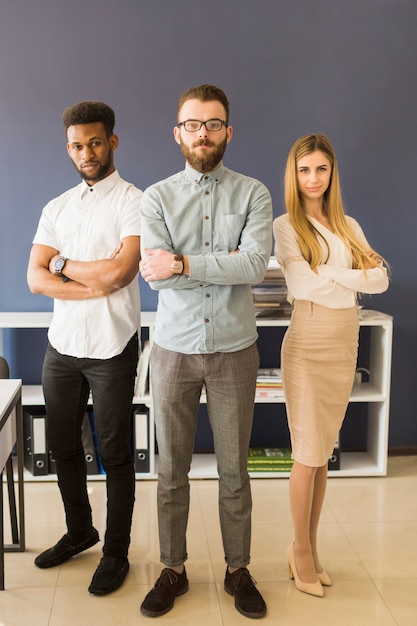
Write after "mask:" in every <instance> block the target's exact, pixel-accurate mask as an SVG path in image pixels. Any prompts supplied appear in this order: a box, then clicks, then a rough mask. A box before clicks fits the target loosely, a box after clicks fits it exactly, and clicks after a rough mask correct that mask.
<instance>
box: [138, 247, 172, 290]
mask: <svg viewBox="0 0 417 626" xmlns="http://www.w3.org/2000/svg"><path fill="white" fill-rule="evenodd" d="M145 253H146V254H147V257H146V258H145V259H142V261H141V262H140V264H139V270H140V273H141V276H142V278H143V280H145V281H146V282H147V283H149V282H152V281H153V280H163V279H164V278H170V276H172V275H173V271H172V269H171V265H172V261H173V260H174V256H175V255H174V254H173V253H172V252H168V250H162V249H161V248H156V249H155V250H149V249H146V248H145Z"/></svg>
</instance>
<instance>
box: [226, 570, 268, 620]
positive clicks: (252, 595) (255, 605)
mask: <svg viewBox="0 0 417 626" xmlns="http://www.w3.org/2000/svg"><path fill="white" fill-rule="evenodd" d="M255 585H256V580H254V579H253V578H252V576H251V575H250V574H249V571H248V570H247V569H246V567H239V569H237V570H236V571H235V572H233V574H230V573H229V569H228V568H226V576H225V579H224V588H225V591H227V593H229V594H230V595H231V596H234V597H235V607H236V609H237V610H238V611H239V613H242V615H244V616H245V617H264V615H266V604H265V602H264V599H263V597H262V596H261V594H260V593H259V591H258V590H257V589H256V587H255Z"/></svg>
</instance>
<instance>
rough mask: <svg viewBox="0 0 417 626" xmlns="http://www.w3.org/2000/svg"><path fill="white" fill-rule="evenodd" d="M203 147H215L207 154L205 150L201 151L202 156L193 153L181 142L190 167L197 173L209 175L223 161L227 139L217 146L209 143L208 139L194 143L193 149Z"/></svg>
mask: <svg viewBox="0 0 417 626" xmlns="http://www.w3.org/2000/svg"><path fill="white" fill-rule="evenodd" d="M202 145H204V146H209V147H210V148H211V147H213V148H214V149H213V150H211V151H210V152H208V151H207V154H206V151H203V150H201V153H200V154H195V152H191V150H190V148H189V147H188V146H186V145H185V144H184V143H183V141H182V139H181V142H180V146H181V151H182V153H183V155H184V156H185V160H186V161H187V163H188V165H189V166H190V167H192V168H193V169H194V170H196V171H197V172H201V173H202V174H207V173H208V172H212V171H213V170H214V169H216V167H217V166H218V165H219V163H220V161H221V160H222V158H223V155H224V152H225V150H226V145H227V139H226V138H225V140H224V141H222V143H220V144H217V145H216V144H215V143H213V142H212V141H209V140H208V139H202V140H201V141H196V142H195V143H193V146H192V147H193V148H195V147H196V146H202Z"/></svg>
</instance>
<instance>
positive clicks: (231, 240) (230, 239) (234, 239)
mask: <svg viewBox="0 0 417 626" xmlns="http://www.w3.org/2000/svg"><path fill="white" fill-rule="evenodd" d="M245 222H246V215H243V214H240V213H233V214H232V213H229V214H225V215H222V216H221V223H219V224H218V228H217V233H216V234H217V236H218V241H219V247H220V249H222V250H227V251H228V252H233V250H236V249H237V248H238V246H239V243H240V236H241V233H242V230H243V228H244V226H245Z"/></svg>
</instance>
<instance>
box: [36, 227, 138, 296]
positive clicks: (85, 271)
mask: <svg viewBox="0 0 417 626" xmlns="http://www.w3.org/2000/svg"><path fill="white" fill-rule="evenodd" d="M58 255H59V250H56V249H55V248H51V247H50V246H45V245H42V244H34V245H33V246H32V250H31V253H30V257H29V265H28V271H27V280H28V285H29V288H30V290H31V291H32V293H38V294H42V295H44V296H49V297H51V298H58V299H61V300H86V299H89V298H99V297H103V296H108V295H110V294H111V293H114V292H115V291H117V290H118V289H121V288H122V287H125V286H126V285H128V284H129V283H130V282H131V281H132V280H133V279H134V278H135V276H136V275H137V273H138V270H139V261H140V238H139V237H136V236H135V237H126V238H125V239H123V240H122V242H121V244H120V245H119V247H118V249H117V250H115V252H114V253H113V254H112V255H111V256H110V257H109V258H107V259H99V260H96V261H74V260H72V259H68V260H67V262H66V264H65V268H64V274H65V276H66V277H67V278H69V279H70V280H68V281H67V282H63V280H62V277H61V276H57V275H55V273H54V270H53V264H54V261H55V259H56V257H57V256H58Z"/></svg>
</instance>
